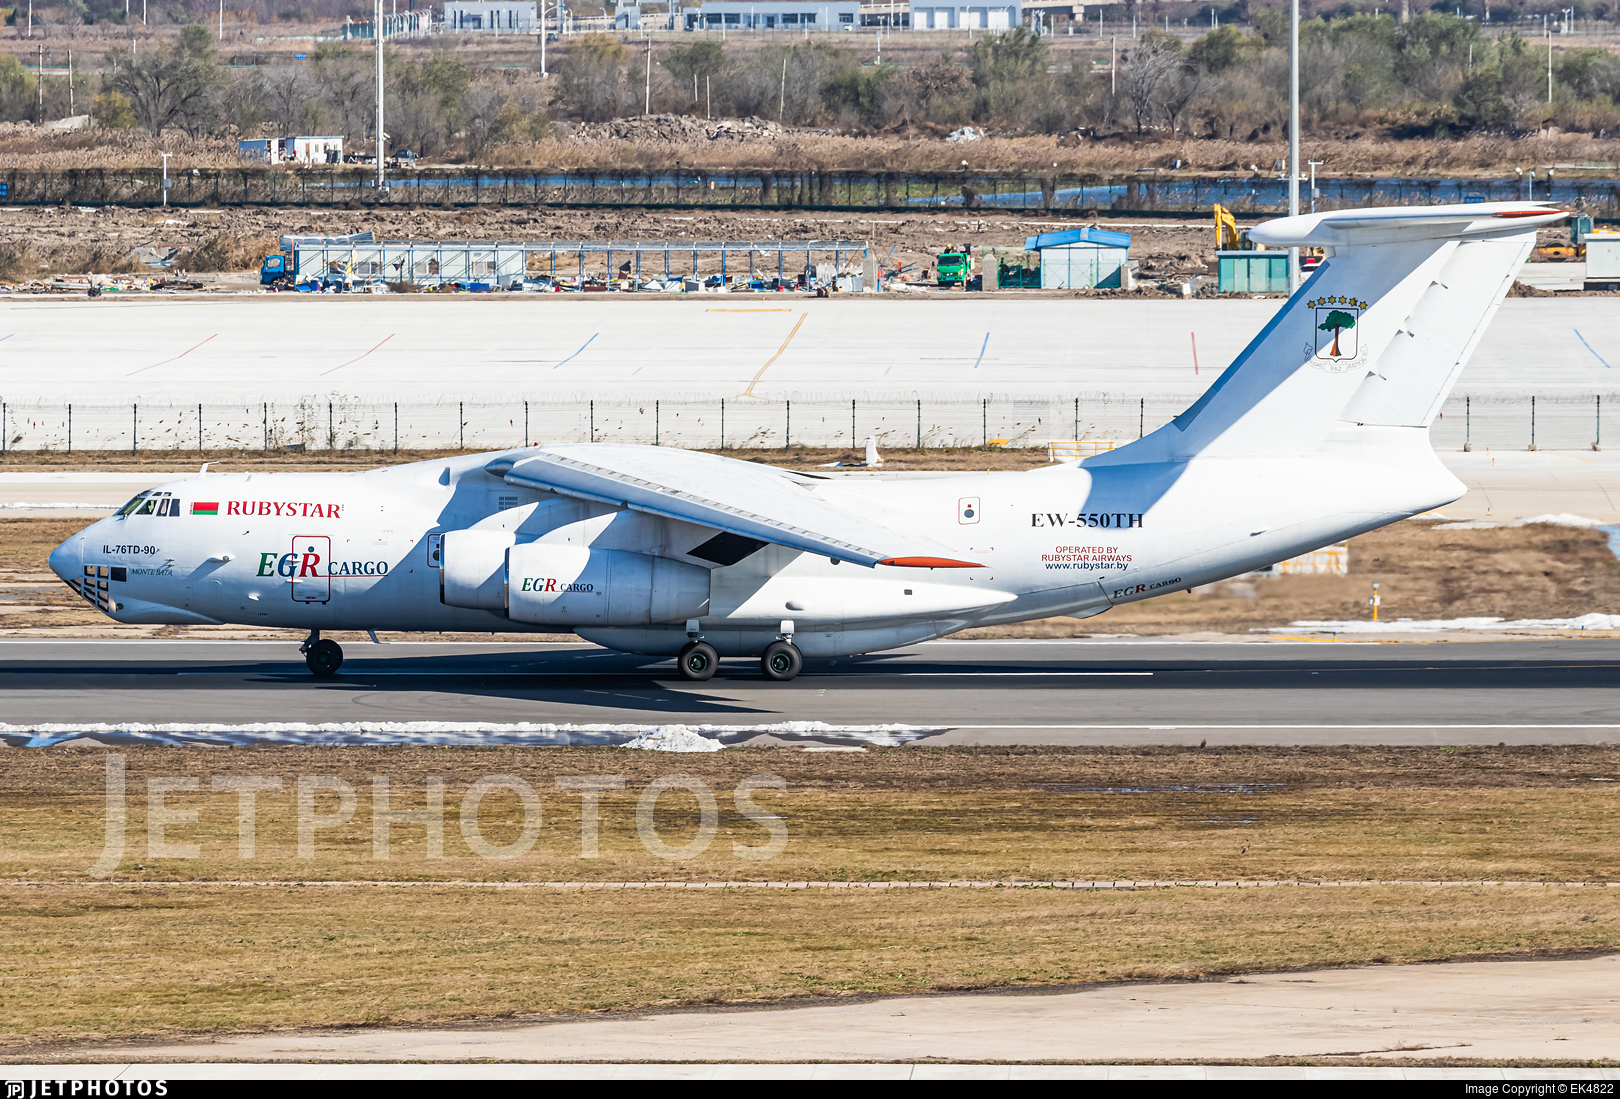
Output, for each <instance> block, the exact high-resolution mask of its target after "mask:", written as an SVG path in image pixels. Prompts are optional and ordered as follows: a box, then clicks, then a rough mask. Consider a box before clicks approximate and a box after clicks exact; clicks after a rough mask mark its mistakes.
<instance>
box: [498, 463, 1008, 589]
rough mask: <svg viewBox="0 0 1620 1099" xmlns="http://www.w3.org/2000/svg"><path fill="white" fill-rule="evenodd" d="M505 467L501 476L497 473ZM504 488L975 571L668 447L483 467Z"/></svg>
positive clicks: (753, 471) (832, 507) (840, 551)
mask: <svg viewBox="0 0 1620 1099" xmlns="http://www.w3.org/2000/svg"><path fill="white" fill-rule="evenodd" d="M503 467H505V468H503ZM485 468H487V469H489V471H490V472H491V473H495V474H496V475H498V476H500V475H504V476H505V478H506V480H507V482H509V483H510V484H514V485H524V486H526V487H529V488H539V489H547V490H550V491H552V492H558V493H561V494H563V495H564V496H573V497H577V498H579V499H582V500H595V501H598V502H601V503H607V504H614V505H617V506H619V507H626V508H630V509H631V510H633V511H643V512H646V513H647V514H649V515H662V516H665V517H667V518H671V519H681V520H684V521H686V522H688V523H697V524H699V525H702V526H706V527H713V528H715V529H716V530H722V531H726V532H728V533H731V534H737V535H741V536H743V537H745V538H754V539H758V540H759V541H761V542H773V543H775V544H777V545H781V546H788V547H791V548H793V549H798V550H803V551H805V552H806V553H817V554H822V555H823V556H826V557H831V558H834V559H836V560H839V561H853V562H856V563H858V564H862V565H866V566H868V567H870V566H873V565H899V566H902V567H911V568H980V567H982V566H980V565H979V564H978V563H976V562H973V561H963V560H959V559H957V558H956V557H955V556H954V553H955V551H954V550H952V548H951V547H949V546H946V545H944V544H942V543H940V542H936V541H934V540H933V539H930V538H925V537H922V536H920V535H916V534H906V533H903V532H901V531H897V530H894V529H892V528H890V527H886V526H884V525H882V524H881V523H877V522H874V521H872V520H871V519H868V518H866V517H865V516H863V515H859V514H856V513H855V512H853V511H850V510H849V509H847V508H844V507H841V506H839V505H838V504H836V503H833V502H832V501H829V500H827V499H824V498H823V497H822V496H820V495H819V494H817V493H816V492H815V490H814V489H813V488H811V487H810V485H811V482H810V481H808V480H807V479H806V478H805V477H804V476H803V475H802V474H795V473H792V472H789V471H787V470H781V469H773V468H771V467H770V466H763V465H758V464H755V463H753V462H739V461H737V460H736V459H734V458H721V457H718V456H716V455H712V454H698V453H694V452H692V451H688V450H676V449H674V448H670V447H649V446H611V445H610V446H603V445H601V444H595V445H591V446H579V447H548V448H545V449H540V450H535V451H531V452H527V456H525V457H522V458H517V459H515V460H514V459H513V458H498V459H496V460H495V461H494V462H492V463H490V465H489V466H487V467H485Z"/></svg>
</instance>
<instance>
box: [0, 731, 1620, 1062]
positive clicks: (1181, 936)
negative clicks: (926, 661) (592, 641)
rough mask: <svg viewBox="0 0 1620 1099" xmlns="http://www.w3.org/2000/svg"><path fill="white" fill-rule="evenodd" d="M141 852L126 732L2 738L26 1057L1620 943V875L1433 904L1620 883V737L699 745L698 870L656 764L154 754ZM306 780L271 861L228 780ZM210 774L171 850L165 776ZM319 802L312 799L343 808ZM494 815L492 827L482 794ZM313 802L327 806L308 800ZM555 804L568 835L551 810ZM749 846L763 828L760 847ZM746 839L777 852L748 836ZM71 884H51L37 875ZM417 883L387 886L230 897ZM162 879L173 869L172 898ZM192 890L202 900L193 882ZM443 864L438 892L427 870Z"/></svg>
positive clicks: (10, 977)
mask: <svg viewBox="0 0 1620 1099" xmlns="http://www.w3.org/2000/svg"><path fill="white" fill-rule="evenodd" d="M124 756H125V759H126V761H127V767H128V770H127V773H126V776H125V778H126V784H127V785H128V788H129V789H130V790H131V791H132V792H141V793H138V794H137V796H132V797H131V798H130V801H129V803H128V804H129V809H128V820H127V822H126V828H127V836H128V845H127V848H126V850H125V852H124V858H123V861H122V862H121V864H120V865H119V866H118V868H117V869H116V870H114V872H113V873H114V877H113V879H112V882H111V883H109V884H106V885H98V884H94V883H92V882H90V881H89V880H88V879H87V878H86V877H85V871H86V868H87V867H89V866H90V865H91V864H92V863H94V862H95V860H96V859H97V858H98V857H99V856H100V855H101V854H102V852H103V829H104V818H105V812H106V811H105V808H104V805H105V802H104V798H105V756H104V752H103V751H102V750H101V749H99V748H86V747H77V748H76V747H71V746H70V747H59V748H40V749H0V757H3V758H4V761H5V767H4V769H3V772H0V835H3V836H4V837H5V839H4V843H3V845H0V920H4V921H5V925H6V927H7V928H8V929H9V930H10V931H11V933H12V935H13V936H14V939H15V941H16V942H18V943H25V944H27V949H26V950H18V951H13V952H12V953H11V954H10V955H8V957H7V958H6V959H5V960H4V961H0V981H3V982H4V985H5V988H6V990H7V992H6V996H5V997H4V999H3V1001H0V1034H3V1035H4V1036H5V1037H4V1038H0V1051H3V1052H4V1053H6V1054H9V1055H13V1056H19V1055H22V1054H23V1053H25V1052H26V1051H28V1050H30V1049H32V1048H34V1047H35V1044H36V1043H39V1042H50V1041H53V1040H60V1039H70V1038H75V1037H81V1038H94V1037H109V1036H126V1035H141V1034H169V1035H174V1034H178V1033H187V1032H190V1033H208V1032H218V1031H221V1030H224V1031H229V1030H236V1029H266V1028H278V1027H288V1026H319V1025H334V1024H336V1025H343V1024H355V1023H383V1022H406V1023H410V1022H417V1023H426V1022H434V1021H443V1020H452V1019H473V1018H496V1017H509V1016H520V1015H538V1016H545V1015H555V1014H559V1013H567V1012H593V1011H603V1010H625V1009H634V1008H638V1007H643V1006H648V1005H654V1004H663V1005H667V1004H681V1003H687V1004H695V1003H710V1004H725V1003H736V1002H747V1001H764V1000H790V999H795V998H802V997H810V996H849V995H857V994H872V993H893V992H918V991H929V990H935V991H943V990H948V989H971V988H994V987H1009V986H1016V987H1032V986H1038V985H1050V984H1065V983H1074V982H1080V981H1117V980H1130V979H1144V978H1167V977H1168V978H1177V977H1179V978H1191V979H1198V978H1201V977H1208V976H1213V975H1217V974H1236V973H1243V972H1253V971H1257V970H1271V969H1279V968H1289V967H1308V966H1323V965H1345V964H1358V963H1368V962H1400V961H1414V960H1422V959H1434V958H1445V957H1452V958H1456V957H1491V956H1501V955H1516V956H1527V955H1528V956H1538V955H1540V956H1556V955H1559V954H1564V953H1570V952H1578V951H1591V950H1605V949H1613V948H1614V946H1615V945H1616V943H1617V942H1620V895H1617V891H1615V890H1612V889H1601V888H1599V889H1564V888H1560V889H1547V888H1541V887H1535V886H1531V887H1522V886H1506V887H1504V886H1499V885H1498V886H1485V885H1478V886H1473V885H1469V886H1460V887H1456V886H1454V887H1449V888H1434V887H1424V886H1422V885H1421V884H1418V883H1421V882H1424V881H1430V882H1432V881H1467V882H1475V881H1505V880H1506V881H1525V880H1529V881H1533V882H1534V881H1542V880H1566V881H1567V880H1576V881H1610V880H1614V879H1615V877H1616V872H1617V869H1620V868H1617V866H1616V862H1615V853H1614V848H1613V844H1612V843H1610V842H1609V840H1608V837H1609V834H1610V831H1611V829H1610V827H1609V824H1610V822H1611V821H1612V820H1613V818H1614V812H1615V808H1616V807H1615V804H1614V801H1615V798H1616V796H1617V794H1616V792H1615V789H1614V786H1613V784H1612V782H1599V781H1593V780H1597V779H1612V778H1613V777H1614V775H1615V771H1616V767H1617V765H1620V750H1617V749H1615V748H1613V747H1602V746H1597V747H1518V748H1469V749H1450V748H1394V749H1392V748H1302V749H1286V748H1283V749H1272V748H1263V749H1262V748H1232V749H1198V748H1177V749H1166V748H1136V749H1107V748H1102V749H1063V748H1042V749H938V748H916V747H913V748H893V749H874V750H870V751H868V752H864V753H843V754H841V753H832V754H828V753H806V752H803V751H799V750H793V749H764V748H759V749H755V748H740V749H728V750H726V751H725V752H721V753H716V754H714V755H705V756H683V757H681V758H680V760H679V763H680V768H681V770H682V771H684V772H686V773H687V774H688V775H690V776H691V777H692V779H695V780H698V781H701V782H703V783H704V784H705V785H706V786H707V787H708V788H710V789H712V790H714V791H715V792H716V794H717V800H718V802H719V805H720V811H719V816H718V819H717V821H716V824H715V833H714V841H715V842H713V843H711V844H709V845H708V846H707V848H706V849H705V850H703V851H701V852H698V853H696V854H694V855H693V856H692V857H690V858H685V859H680V860H674V861H671V860H668V859H664V858H657V857H654V856H653V855H651V854H649V853H648V850H647V849H646V847H645V846H644V845H643V843H642V841H641V839H640V838H639V837H640V834H641V833H640V827H639V826H638V813H637V805H638V803H639V799H640V797H641V795H642V793H643V791H644V790H645V789H646V787H647V785H648V784H649V783H650V782H652V781H653V780H654V779H656V778H658V777H660V776H662V775H664V774H665V773H667V772H668V771H669V770H670V769H671V766H670V765H671V762H672V761H671V760H670V759H669V758H668V757H665V756H661V755H659V754H657V753H641V752H634V751H629V750H625V749H596V748H583V749H572V748H570V749H528V748H518V749H504V748H503V749H476V748H473V749H466V748H457V749H443V748H386V749H384V748H345V749H305V748H278V749H228V750H221V749H209V748H137V749H131V750H129V751H127V752H126V753H124ZM609 772H611V773H613V774H614V775H618V776H622V777H623V780H624V783H625V785H624V788H623V789H622V790H619V791H609V792H605V793H603V794H601V795H600V803H599V804H600V808H599V813H598V841H597V842H598V847H597V852H596V855H595V857H585V853H584V851H583V849H582V846H581V843H582V839H581V837H582V834H583V833H582V813H583V810H582V806H583V802H582V799H581V798H580V796H579V795H578V794H577V793H571V792H566V791H559V790H557V789H556V788H555V785H554V783H555V780H556V779H557V778H559V777H565V776H580V775H601V774H606V773H609ZM496 773H499V774H505V775H516V776H520V777H522V778H523V780H524V781H525V782H527V783H529V784H530V786H531V787H532V788H533V789H534V790H535V791H536V792H537V797H538V798H539V799H540V800H541V802H542V806H541V809H542V813H543V823H542V824H541V826H540V828H539V831H538V832H537V833H535V834H534V838H535V842H534V844H533V846H532V847H531V848H530V849H529V850H528V851H527V852H524V853H522V854H519V855H518V856H517V857H515V858H511V859H505V860H495V859H489V858H480V857H478V856H476V855H475V854H474V853H473V848H471V847H470V846H469V843H468V841H467V838H466V837H467V836H468V835H469V834H470V833H468V832H466V831H465V828H466V824H465V818H463V824H462V827H461V828H457V827H456V825H455V822H454V821H446V822H445V824H446V826H445V828H444V850H443V855H442V857H434V856H432V855H431V852H430V850H429V848H428V843H427V830H426V828H424V827H423V825H422V824H421V823H420V822H410V823H407V822H402V821H401V822H397V823H395V824H394V825H393V826H392V827H391V829H390V834H389V852H388V857H387V858H378V857H376V852H375V850H374V847H373V842H374V829H373V821H372V820H371V809H370V805H371V801H370V800H369V797H368V795H367V794H366V792H365V791H366V789H367V788H368V787H370V786H371V779H372V777H373V776H374V775H377V774H383V775H387V776H388V777H389V780H390V784H391V785H390V809H391V810H417V809H420V808H422V807H423V805H424V804H425V800H424V791H425V790H426V788H427V787H426V783H427V779H428V777H429V776H437V777H439V778H441V779H442V780H443V782H444V805H445V806H446V807H448V809H449V812H450V815H451V816H452V817H453V816H454V815H455V813H456V812H457V809H456V807H457V806H458V805H465V804H466V803H465V801H464V800H463V799H464V797H465V795H466V793H467V792H468V790H469V789H470V788H471V785H472V783H474V782H476V781H477V780H478V779H479V778H481V777H483V776H485V775H489V774H496ZM767 773H768V774H770V775H773V776H776V777H778V778H780V779H781V781H782V783H783V786H784V788H783V789H781V790H761V791H756V792H755V793H754V795H753V797H754V798H755V801H756V804H757V805H759V806H760V807H762V808H761V810H760V811H762V812H764V813H768V814H771V815H770V816H769V817H768V818H763V819H764V820H766V821H767V823H769V822H774V823H775V824H776V825H779V826H780V827H781V828H782V829H784V830H785V833H786V841H787V842H786V845H785V846H784V847H782V848H781V850H780V853H779V854H776V855H774V856H772V857H768V858H764V859H754V858H750V857H748V854H747V852H748V850H749V849H753V850H755V851H757V850H758V849H759V848H760V847H761V845H764V844H766V843H767V842H768V841H769V838H770V835H769V833H768V831H767V824H765V823H761V820H760V819H752V820H751V819H748V818H746V817H744V816H743V815H742V814H741V813H739V812H737V811H734V810H733V808H732V805H733V797H732V792H733V789H734V788H735V787H736V786H737V785H738V783H739V782H741V781H742V780H744V779H746V778H748V777H750V776H757V775H762V774H767ZM243 774H253V775H281V776H283V782H282V788H281V789H280V790H264V791H261V792H260V793H259V794H258V795H257V801H256V808H255V810H254V818H255V832H254V837H255V838H254V844H255V846H254V848H253V851H252V853H251V855H247V856H244V855H243V854H242V851H241V835H242V833H241V831H240V819H241V814H242V812H243V809H242V803H241V802H240V800H239V797H238V793H237V792H236V791H235V790H230V789H226V790H215V789H214V788H213V781H214V779H215V778H217V777H230V776H236V775H243ZM300 774H320V775H323V776H331V777H332V778H334V779H341V780H342V781H343V782H346V783H348V784H349V785H350V786H351V787H352V788H354V789H355V790H358V791H360V796H359V798H358V803H357V811H356V812H354V814H353V816H352V817H351V818H349V819H347V820H346V822H335V823H334V822H328V823H326V824H323V825H322V826H321V827H319V828H318V829H315V830H314V831H313V832H312V833H311V835H312V837H313V839H312V841H311V842H312V844H313V846H312V848H311V850H310V857H307V858H303V857H298V855H297V848H298V843H299V833H300V829H301V827H303V826H302V825H300V824H299V823H298V819H299V816H300V813H299V812H298V811H297V810H296V807H295V802H296V801H297V799H298V797H299V795H298V794H297V792H296V788H297V783H296V779H295V776H297V775H300ZM172 776H185V777H189V778H193V779H195V780H197V784H198V787H199V789H197V790H196V791H195V792H187V791H184V790H177V791H175V792H172V793H170V794H168V795H167V799H168V800H167V804H166V806H165V808H166V809H168V810H171V811H174V810H179V811H182V812H184V811H186V810H195V811H196V814H197V815H196V818H195V823H188V822H179V821H177V822H175V823H172V824H170V825H168V826H166V831H165V832H164V834H163V836H162V837H161V838H162V841H163V842H165V843H176V844H178V843H195V844H197V845H198V857H196V858H190V857H170V856H169V855H164V854H162V853H160V852H158V853H155V852H154V851H153V849H152V848H150V847H148V846H147V837H148V829H147V827H146V824H147V820H146V816H147V813H148V803H147V800H146V798H145V796H144V793H143V792H144V791H145V790H146V782H145V781H144V780H146V779H148V778H161V777H172ZM521 804H522V803H521V802H519V800H518V798H517V796H516V795H515V794H514V793H513V792H512V791H510V790H496V791H493V792H491V793H489V794H488V796H486V797H485V798H484V799H483V801H482V803H481V805H479V806H478V808H477V809H476V813H477V818H478V824H477V828H478V833H477V834H479V835H481V836H482V837H483V842H485V843H488V844H496V845H505V844H509V843H511V842H513V840H514V839H515V838H516V837H518V836H519V835H520V834H521V832H522V828H523V824H522V821H521V820H520V817H521V815H522V807H521ZM337 807H338V799H337V796H336V795H335V794H324V793H323V794H319V795H316V796H315V800H314V801H313V802H312V803H311V809H310V813H318V814H321V815H326V814H332V815H333V816H342V814H341V813H337V812H336V810H337ZM462 811H463V812H465V811H466V810H462ZM305 815H309V814H305ZM531 820H532V818H531ZM649 823H650V824H651V825H652V827H653V828H655V829H656V832H657V835H658V837H659V839H660V840H661V841H662V842H664V843H666V844H669V845H685V844H686V843H688V842H689V841H690V840H692V838H693V837H694V836H695V835H696V834H697V831H698V827H699V806H698V803H697V801H696V799H695V798H694V797H692V796H691V795H690V794H688V793H686V792H683V791H680V790H676V791H672V792H671V793H670V794H668V795H666V796H664V797H662V798H659V799H658V800H657V802H656V809H655V810H654V811H653V814H652V817H651V820H650V822H649ZM734 845H740V846H734ZM739 852H742V854H739ZM963 878H972V879H980V880H983V879H991V880H1004V881H1013V882H1018V881H1031V880H1034V881H1042V880H1127V881H1144V880H1146V881H1167V880H1234V879H1244V880H1256V879H1268V880H1305V881H1316V880H1322V879H1324V878H1325V879H1328V880H1341V881H1342V880H1373V881H1390V880H1396V881H1409V882H1412V883H1413V884H1411V885H1403V886H1359V887H1356V888H1353V889H1349V888H1341V889H1282V888H1270V889H1242V890H1238V889H1228V890H1220V889H1204V890H1198V889H1162V890H1160V889H1155V890H1146V891H1129V892H1127V891H1121V892H1117V893H1091V892H1068V891H1053V890H1047V889H1028V888H1002V889H973V890H967V889H963V890H939V891H884V892H882V893H869V892H867V891H864V890H862V891H843V890H838V891H833V890H815V891H787V890H751V889H740V890H739V889H703V890H667V889H656V890H595V889H593V890H588V891H584V890H544V889H540V890H537V889H521V888H520V889H490V888H474V887H469V886H467V885H465V884H458V880H459V882H461V883H464V882H467V881H592V882H610V881H619V882H622V881H646V880H695V881H704V880H710V881H806V880H812V881H826V880H834V881H838V880H847V881H892V880H911V881H924V880H935V881H941V880H956V879H963ZM24 880H27V881H43V882H44V883H45V884H40V885H31V884H22V882H23V881H24ZM357 880H359V881H382V882H385V883H391V884H389V885H385V886H383V887H370V888H368V887H363V886H336V885H334V886H318V887H309V886H301V885H289V884H259V885H227V884H223V883H230V882H260V883H277V882H280V883H286V882H289V881H292V882H301V881H331V882H345V881H346V882H353V881H357ZM143 881H145V882H149V883H152V884H149V885H145V886H142V885H141V884H140V883H141V882H143ZM158 883H167V884H158ZM410 883H416V884H410Z"/></svg>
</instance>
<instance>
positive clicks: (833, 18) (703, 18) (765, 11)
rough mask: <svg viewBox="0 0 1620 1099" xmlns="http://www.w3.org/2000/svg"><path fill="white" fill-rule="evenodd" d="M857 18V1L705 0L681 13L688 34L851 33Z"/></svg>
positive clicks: (858, 5)
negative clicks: (746, 31) (749, 31)
mask: <svg viewBox="0 0 1620 1099" xmlns="http://www.w3.org/2000/svg"><path fill="white" fill-rule="evenodd" d="M860 15H861V5H860V0H831V2H828V0H707V2H706V3H704V4H702V5H701V6H699V7H688V8H683V9H682V11H681V18H682V25H683V26H684V27H685V28H686V29H687V30H689V31H703V30H707V31H719V30H789V31H803V30H812V31H829V30H853V29H854V28H855V27H857V26H859V23H860Z"/></svg>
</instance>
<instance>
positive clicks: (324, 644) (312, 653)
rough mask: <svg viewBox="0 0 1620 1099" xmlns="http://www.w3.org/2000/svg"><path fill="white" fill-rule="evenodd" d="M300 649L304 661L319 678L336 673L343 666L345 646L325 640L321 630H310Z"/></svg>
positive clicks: (312, 673)
mask: <svg viewBox="0 0 1620 1099" xmlns="http://www.w3.org/2000/svg"><path fill="white" fill-rule="evenodd" d="M298 651H299V652H301V653H303V654H304V663H305V664H307V665H309V672H310V674H311V675H313V676H315V677H316V678H317V679H325V678H327V677H328V676H333V675H336V674H337V670H338V669H339V668H341V667H342V666H343V646H341V645H339V644H338V643H337V642H336V641H329V640H323V639H322V638H321V631H320V630H310V631H309V637H308V638H306V639H305V640H304V643H303V644H302V645H301V646H299V649H298Z"/></svg>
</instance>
